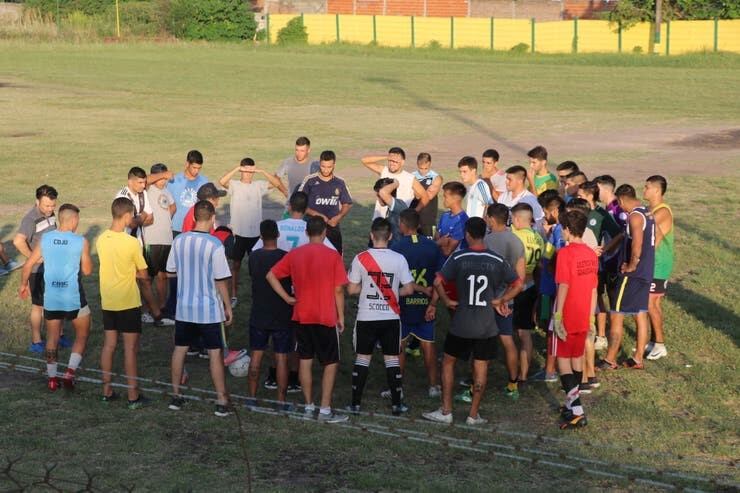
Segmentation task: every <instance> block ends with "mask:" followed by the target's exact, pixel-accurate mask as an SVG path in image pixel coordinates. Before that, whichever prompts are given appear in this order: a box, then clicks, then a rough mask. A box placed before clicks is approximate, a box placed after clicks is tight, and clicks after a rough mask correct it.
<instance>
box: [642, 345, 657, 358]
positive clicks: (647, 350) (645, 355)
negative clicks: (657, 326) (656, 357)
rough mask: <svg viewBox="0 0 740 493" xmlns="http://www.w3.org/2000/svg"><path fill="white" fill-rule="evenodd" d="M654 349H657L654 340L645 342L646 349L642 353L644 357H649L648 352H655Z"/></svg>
mask: <svg viewBox="0 0 740 493" xmlns="http://www.w3.org/2000/svg"><path fill="white" fill-rule="evenodd" d="M653 349H655V343H654V342H653V341H650V342H648V343H647V344H645V351H643V352H642V355H643V356H644V357H647V355H648V354H650V353H652V352H653Z"/></svg>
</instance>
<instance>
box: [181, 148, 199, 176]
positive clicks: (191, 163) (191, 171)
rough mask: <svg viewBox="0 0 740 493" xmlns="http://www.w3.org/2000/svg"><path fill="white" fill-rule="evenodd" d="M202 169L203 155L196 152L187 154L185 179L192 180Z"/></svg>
mask: <svg viewBox="0 0 740 493" xmlns="http://www.w3.org/2000/svg"><path fill="white" fill-rule="evenodd" d="M202 167H203V154H201V153H200V151H196V150H192V151H190V152H188V155H187V157H186V158H185V178H187V179H189V180H194V179H195V178H197V177H198V175H199V174H200V170H201V168H202Z"/></svg>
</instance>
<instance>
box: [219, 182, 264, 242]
mask: <svg viewBox="0 0 740 493" xmlns="http://www.w3.org/2000/svg"><path fill="white" fill-rule="evenodd" d="M269 192H270V184H269V183H268V182H266V181H265V180H255V181H252V182H249V183H245V182H243V181H241V180H231V181H230V182H229V188H228V189H227V192H226V193H227V195H228V196H229V197H231V202H230V203H229V214H230V215H231V221H230V223H231V230H232V231H233V232H234V234H235V235H237V236H241V237H243V238H255V237H257V236H259V235H260V221H262V197H264V196H265V195H267V194H268V193H269Z"/></svg>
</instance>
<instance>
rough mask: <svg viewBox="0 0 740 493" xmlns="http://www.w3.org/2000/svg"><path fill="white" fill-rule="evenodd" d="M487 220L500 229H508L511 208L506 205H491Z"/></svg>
mask: <svg viewBox="0 0 740 493" xmlns="http://www.w3.org/2000/svg"><path fill="white" fill-rule="evenodd" d="M486 218H488V219H489V220H490V221H493V222H494V224H495V225H496V226H498V227H502V226H503V227H506V225H507V224H508V223H509V208H508V207H506V206H505V205H504V204H498V203H497V204H491V205H489V206H488V208H487V209H486Z"/></svg>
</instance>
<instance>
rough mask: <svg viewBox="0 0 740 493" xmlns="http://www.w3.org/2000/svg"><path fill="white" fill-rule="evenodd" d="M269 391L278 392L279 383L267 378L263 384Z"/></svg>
mask: <svg viewBox="0 0 740 493" xmlns="http://www.w3.org/2000/svg"><path fill="white" fill-rule="evenodd" d="M262 386H263V387H264V388H266V389H267V390H277V387H278V386H277V382H276V381H275V379H274V378H272V377H267V378H265V383H263V384H262Z"/></svg>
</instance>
